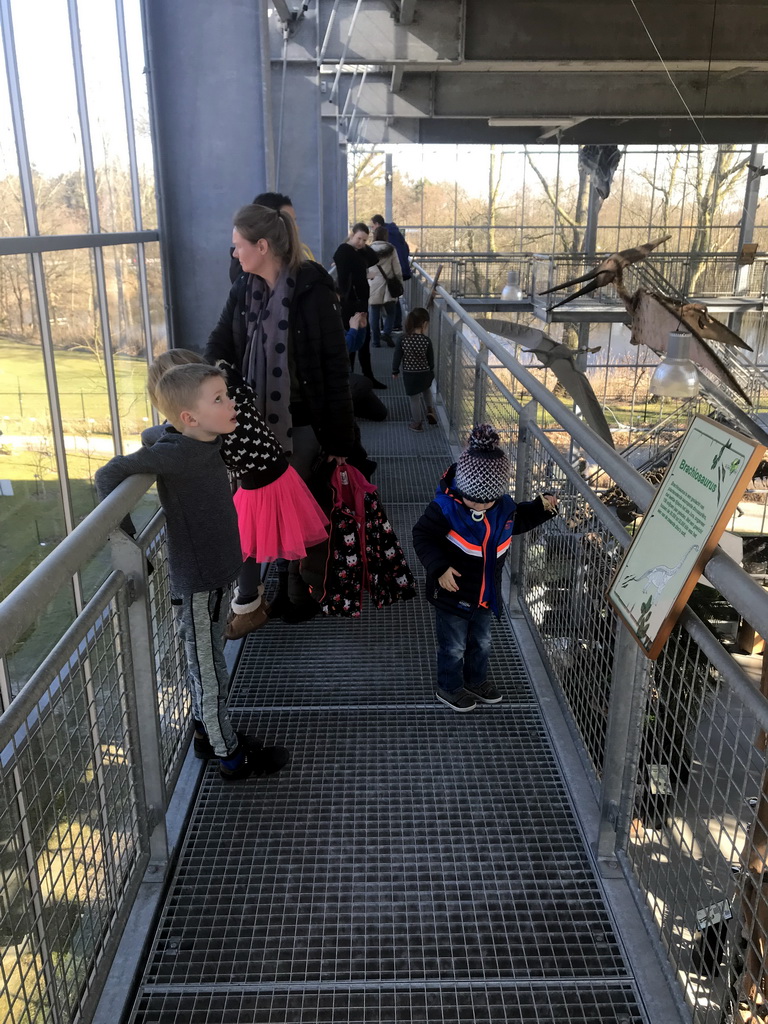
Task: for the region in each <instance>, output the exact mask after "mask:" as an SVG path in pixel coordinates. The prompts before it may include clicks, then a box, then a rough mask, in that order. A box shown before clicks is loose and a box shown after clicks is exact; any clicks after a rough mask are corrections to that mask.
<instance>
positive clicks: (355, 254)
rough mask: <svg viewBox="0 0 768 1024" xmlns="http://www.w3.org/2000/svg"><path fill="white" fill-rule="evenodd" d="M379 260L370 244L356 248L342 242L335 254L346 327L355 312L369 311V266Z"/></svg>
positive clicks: (334, 258)
mask: <svg viewBox="0 0 768 1024" xmlns="http://www.w3.org/2000/svg"><path fill="white" fill-rule="evenodd" d="M378 261H379V257H378V256H377V255H376V253H375V252H374V251H373V249H371V247H370V246H369V245H365V246H363V248H362V249H355V247H354V246H353V245H350V244H349V242H342V243H341V245H340V246H339V247H338V249H337V250H336V252H335V253H334V254H333V262H334V263H335V264H336V272H337V274H338V278H339V295H340V296H341V310H342V315H343V318H344V326H345V327H349V319H350V317H352V316H354V315H355V313H367V312H368V299H369V297H370V290H369V287H368V268H369V267H373V266H375V265H376V263H378Z"/></svg>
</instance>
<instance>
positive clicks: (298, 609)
mask: <svg viewBox="0 0 768 1024" xmlns="http://www.w3.org/2000/svg"><path fill="white" fill-rule="evenodd" d="M319 614H320V605H319V604H318V603H317V601H315V600H314V599H313V598H311V597H308V598H307V599H306V600H305V601H301V602H300V603H298V604H293V603H292V602H291V601H289V602H288V605H287V607H286V608H285V611H284V612H283V614H282V619H283V622H287V623H288V625H289V626H297V625H298V624H299V623H300V622H309V620H310V619H314V617H315V616H316V615H319Z"/></svg>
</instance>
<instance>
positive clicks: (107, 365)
mask: <svg viewBox="0 0 768 1024" xmlns="http://www.w3.org/2000/svg"><path fill="white" fill-rule="evenodd" d="M69 32H70V43H71V47H72V69H73V71H74V78H75V93H76V95H77V109H78V116H79V118H80V132H81V134H82V138H83V163H84V168H85V191H86V195H87V196H88V206H89V207H90V217H89V220H90V225H91V232H92V233H93V234H94V235H97V234H99V232H100V231H101V224H100V218H99V197H98V193H97V191H96V165H95V164H94V160H93V145H92V143H91V127H90V121H89V119H88V97H87V94H86V88H85V68H84V66H83V54H82V49H81V46H80V21H79V14H78V9H77V3H76V2H75V0H69ZM93 261H94V270H95V273H94V279H95V283H96V301H97V305H98V309H99V320H100V321H101V337H102V342H103V345H104V373H105V377H106V385H107V402H108V405H109V418H110V421H111V428H112V431H111V432H112V443H113V444H114V446H115V454H116V455H122V454H123V440H122V433H121V430H120V407H119V404H118V401H117V380H116V377H115V364H114V355H113V351H112V332H111V330H110V325H109V303H108V301H107V281H106V274H105V270H104V249H103V248H101V247H100V246H98V247H96V248H94V250H93Z"/></svg>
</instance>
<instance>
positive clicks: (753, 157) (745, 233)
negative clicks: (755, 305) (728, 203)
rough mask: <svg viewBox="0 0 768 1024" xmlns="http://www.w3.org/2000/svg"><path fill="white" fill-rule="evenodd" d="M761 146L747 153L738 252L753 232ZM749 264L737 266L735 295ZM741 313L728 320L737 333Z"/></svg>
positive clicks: (742, 288) (746, 278)
mask: <svg viewBox="0 0 768 1024" xmlns="http://www.w3.org/2000/svg"><path fill="white" fill-rule="evenodd" d="M763 157H764V154H763V146H762V145H761V144H758V143H755V145H754V146H752V151H751V152H750V154H749V166H748V167H747V186H746V190H745V192H744V206H743V208H742V213H741V224H740V225H739V240H738V242H737V243H736V249H737V252H738V253H741V250H742V246H743V245H744V244H745V243H746V242H751V241H752V239H753V237H754V233H755V217H756V215H757V201H758V198H759V195H760V182H761V180H762V174H761V173H760V172H761V170H762V167H763ZM749 277H750V266H748V265H747V266H737V267H736V275H735V280H734V282H733V290H734V294H735V295H743V294H744V293H745V292H746V291H747V288H748V287H749ZM743 316H744V314H743V313H738V312H737V313H733V314H732V315H731V317H730V319H729V321H728V325H729V327H730V328H731V330H732V331H735V332H736V333H737V334H738V333H739V327H740V324H741V321H742V319H743Z"/></svg>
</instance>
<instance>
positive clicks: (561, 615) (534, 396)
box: [409, 266, 768, 1024]
mask: <svg viewBox="0 0 768 1024" xmlns="http://www.w3.org/2000/svg"><path fill="white" fill-rule="evenodd" d="M415 270H416V272H415V274H414V277H413V279H412V280H411V282H409V289H410V290H409V301H410V303H411V304H412V305H424V303H425V301H426V297H427V295H428V293H429V291H430V288H431V286H432V280H431V278H430V277H429V275H428V274H426V273H425V272H424V270H423V268H421V267H420V266H417V267H416V268H415ZM431 313H432V318H431V324H430V335H431V337H432V340H433V343H434V345H435V351H436V376H437V380H438V389H439V393H440V395H441V397H442V400H443V402H444V404H445V411H446V414H447V417H448V420H449V423H450V426H451V429H452V431H454V432H455V440H456V441H457V443H458V444H463V442H464V440H465V438H466V436H467V434H468V432H469V430H470V429H471V426H472V424H473V423H476V422H480V421H488V422H491V423H493V424H494V425H495V426H496V428H497V429H498V430H499V432H500V434H501V435H502V437H503V439H504V441H505V442H506V444H507V445H508V446H509V450H510V452H511V454H512V456H513V458H514V463H515V466H516V475H515V484H514V494H515V497H516V498H517V499H518V500H521V499H525V498H528V497H530V496H533V495H534V494H536V493H540V492H542V491H544V490H547V489H556V490H557V491H558V492H559V495H560V510H561V514H560V515H559V516H558V517H557V518H556V519H555V520H553V521H552V522H551V523H549V524H547V525H546V526H545V527H543V528H541V529H540V530H538V531H535V532H534V533H532V534H527V535H525V536H523V537H520V538H517V539H516V541H515V544H514V546H513V548H512V552H511V559H510V561H511V573H510V581H509V587H510V590H509V607H510V608H511V609H512V610H513V612H514V610H515V609H517V608H519V609H520V610H521V611H522V613H523V614H524V616H525V618H526V619H527V621H528V623H529V625H530V627H531V629H532V632H533V634H534V636H535V638H536V642H537V645H538V647H539V649H540V652H541V654H542V657H543V659H544V661H545V664H546V665H547V667H548V669H549V672H550V675H551V678H552V681H553V685H554V686H555V689H556V691H557V692H558V695H559V698H560V701H561V704H562V706H563V708H564V710H565V713H566V716H567V718H568V720H569V722H570V725H571V729H572V731H573V733H574V735H575V737H576V738H577V743H578V746H579V748H580V749H581V751H582V756H583V761H584V764H585V766H586V768H587V772H588V774H589V776H590V777H591V779H592V783H593V788H594V792H595V797H596V800H597V801H598V802H599V807H600V825H599V829H598V831H597V834H595V835H593V836H591V837H590V838H591V839H592V841H593V842H594V846H595V848H596V851H597V855H598V860H599V864H600V865H601V868H602V870H603V871H604V872H605V873H606V874H615V873H623V874H624V875H625V877H626V879H627V880H628V882H629V884H630V887H631V889H632V891H633V893H634V895H635V898H636V901H637V904H638V906H639V908H640V910H641V913H642V914H643V916H644V919H645V921H646V925H647V928H648V930H649V932H650V934H651V935H652V936H653V937H655V940H656V942H657V947H658V950H659V956H660V962H661V964H662V967H663V969H664V970H665V973H666V975H667V977H668V979H669V981H670V985H671V987H672V989H673V991H675V992H676V993H677V998H678V1001H679V1005H680V1009H681V1015H682V1018H683V1019H688V1020H690V1021H692V1022H693V1021H695V1022H696V1024H720V1022H721V1021H724V1020H726V1019H728V1020H730V1019H732V1018H731V1017H730V1016H729V1014H734V1011H736V1013H735V1014H734V1016H733V1019H734V1020H747V1019H749V1020H751V1019H752V1018H748V1017H747V1016H741V1017H739V1016H738V1015H737V1014H738V1013H739V1012H741V1013H742V1014H747V1013H748V1012H749V1011H750V1010H751V1011H753V1012H754V1011H755V1010H756V1006H757V1004H758V1003H761V1002H763V1000H764V999H765V998H766V996H765V993H766V991H768V980H767V978H766V975H767V974H768V962H767V960H766V953H765V947H766V942H768V928H767V927H766V922H768V891H765V892H764V891H763V875H764V872H765V873H766V877H767V878H768V859H767V858H768V756H767V755H766V749H765V748H766V743H765V742H764V741H765V737H766V735H768V700H766V698H765V697H764V696H763V695H761V693H760V692H759V691H758V689H756V688H755V686H754V684H753V683H752V682H751V681H750V679H749V678H748V676H747V675H746V674H745V671H744V670H743V668H742V666H741V665H740V664H739V663H738V662H737V660H736V659H735V658H734V657H733V656H732V655H731V654H730V653H729V652H728V651H727V650H726V648H725V647H724V646H723V644H722V643H721V642H720V640H719V639H718V638H717V637H716V636H715V635H714V633H713V632H712V631H711V629H710V628H708V626H706V625H705V624H704V622H703V621H702V619H701V618H700V617H699V615H697V614H696V612H695V611H694V610H693V607H692V604H693V600H692V602H691V603H689V606H688V608H686V610H685V611H684V614H683V615H682V617H681V619H680V620H679V623H678V625H677V626H676V628H675V630H674V632H673V635H672V636H671V638H670V639H669V641H668V642H667V644H666V646H665V648H664V650H663V652H662V654H661V656H660V657H659V659H658V660H657V661H656V662H649V661H647V660H646V659H645V657H644V656H643V655H642V653H641V652H640V650H639V648H638V647H637V646H636V644H635V643H634V641H633V640H632V639H631V637H630V635H629V634H628V632H627V630H626V628H625V627H624V626H623V625H622V624H621V623H620V622H619V620H618V619H617V618H616V617H615V616H614V614H613V612H612V610H611V609H610V607H609V606H608V603H607V601H606V597H605V594H606V589H607V586H608V584H609V582H610V579H611V577H612V575H613V573H614V571H615V569H616V567H617V566H618V563H619V560H620V558H621V555H622V552H623V550H624V549H625V548H626V547H627V545H628V544H629V542H630V539H631V538H630V536H629V534H628V533H627V531H626V530H625V529H624V527H623V526H622V525H621V523H620V521H619V519H618V518H617V516H616V514H615V512H614V511H613V510H612V509H609V508H607V507H606V506H605V505H604V504H603V503H602V501H601V500H600V494H599V493H598V492H597V491H596V490H595V489H593V488H592V487H590V486H589V484H588V483H587V482H586V481H585V480H584V479H583V478H582V476H581V475H580V474H579V472H577V470H576V469H575V468H574V467H573V465H572V463H571V454H572V448H571V446H572V444H573V443H574V441H575V442H576V443H577V444H578V445H579V446H580V448H581V450H583V451H584V452H585V453H586V454H587V456H588V458H589V459H591V460H592V461H593V462H594V463H595V464H596V465H597V466H598V467H599V469H600V479H601V481H602V491H605V490H607V489H608V487H610V485H611V484H616V485H618V486H619V487H620V488H622V489H623V491H624V492H625V494H626V497H627V501H628V502H631V503H634V504H635V506H636V507H637V509H639V510H644V509H645V508H647V506H648V504H649V503H650V500H651V498H652V496H653V492H654V488H653V487H652V486H651V485H650V484H649V483H648V482H647V481H646V480H645V479H644V478H643V477H642V476H640V474H639V473H637V472H636V471H635V470H634V469H632V467H631V466H630V465H629V464H628V463H627V462H626V461H625V460H623V459H622V458H621V457H620V456H618V455H617V453H616V452H615V451H613V449H611V448H610V447H609V446H608V445H607V444H605V442H603V441H602V440H601V439H600V438H598V437H597V436H596V435H595V434H594V433H593V432H592V431H591V430H590V429H589V428H588V427H587V426H586V425H585V424H584V423H583V422H582V421H581V420H579V419H578V418H577V417H576V416H575V415H574V414H573V412H571V411H570V410H569V409H568V408H566V407H565V406H564V405H563V404H562V403H561V402H559V401H558V399H557V398H555V397H554V395H553V394H552V393H551V392H550V391H549V390H548V389H547V388H546V387H545V386H544V385H543V384H542V383H541V381H540V380H539V379H538V378H537V377H536V376H534V375H533V374H531V373H530V372H529V371H528V370H527V369H526V368H525V367H524V366H522V365H521V364H520V363H519V362H518V361H517V360H516V359H515V358H514V357H513V356H512V354H511V353H510V351H509V350H508V349H507V348H506V347H505V346H504V345H503V344H502V343H501V342H500V341H499V340H498V339H496V338H494V337H493V336H491V335H489V334H488V333H487V332H485V331H484V330H483V328H482V327H480V326H479V325H478V324H477V323H475V322H474V321H473V319H472V317H471V316H469V315H468V314H467V313H466V312H465V311H464V309H463V308H462V307H461V305H460V304H459V303H458V302H456V301H455V299H454V298H453V297H452V296H451V295H449V294H448V292H447V291H446V290H445V289H443V288H440V287H439V288H438V289H437V296H436V300H435V303H434V306H433V308H432V311H431ZM521 395H523V396H524V397H523V398H522V400H521ZM545 420H546V425H547V429H546V431H545V430H543V429H542V425H543V423H544V421H545ZM705 576H706V578H707V579H708V580H709V581H710V582H711V583H712V584H713V586H714V587H715V588H716V590H709V591H708V593H709V594H710V595H714V598H717V600H714V599H713V598H711V597H710V598H709V603H710V608H709V609H708V611H707V613H706V616H705V617H706V619H707V620H708V621H709V622H710V623H712V622H714V621H715V620H716V619H717V618H718V616H720V617H727V616H728V615H731V616H733V615H739V616H741V617H743V618H744V619H746V620H748V622H749V623H751V625H752V626H754V627H755V628H756V629H757V631H758V632H759V633H760V634H761V635H763V636H765V635H768V634H766V629H768V594H767V593H766V592H765V591H764V590H763V589H762V588H761V587H759V586H758V585H757V584H756V583H755V582H753V580H752V579H751V578H750V577H749V576H748V575H747V574H746V573H745V572H744V571H743V570H742V569H740V568H739V566H738V565H737V564H736V563H735V562H733V561H732V560H731V559H729V558H728V557H727V556H726V555H725V554H723V553H722V552H721V551H718V552H717V553H716V554H715V555H714V557H713V558H712V559H711V560H710V561H709V563H708V564H707V566H706V569H705ZM705 589H706V588H703V587H701V588H697V590H705ZM719 595H722V599H719ZM705 597H706V595H705ZM697 600H699V601H702V600H703V599H702V598H697ZM718 602H719V603H718ZM702 614H704V613H703V612H702ZM765 688H766V687H765V682H764V684H763V689H764V690H765ZM739 1000H741V1001H743V1002H742V1009H741V1010H738V1009H737V1004H738V1003H739ZM755 1019H757V1018H756V1017H755Z"/></svg>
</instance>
